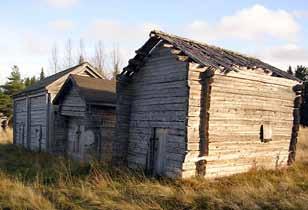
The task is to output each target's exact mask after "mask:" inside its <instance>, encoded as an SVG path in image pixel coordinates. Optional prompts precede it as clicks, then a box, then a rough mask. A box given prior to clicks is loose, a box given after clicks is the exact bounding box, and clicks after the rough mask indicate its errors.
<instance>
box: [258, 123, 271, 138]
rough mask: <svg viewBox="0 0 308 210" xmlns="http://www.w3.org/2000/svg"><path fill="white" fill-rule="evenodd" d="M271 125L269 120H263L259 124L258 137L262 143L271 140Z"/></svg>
mask: <svg viewBox="0 0 308 210" xmlns="http://www.w3.org/2000/svg"><path fill="white" fill-rule="evenodd" d="M272 133H273V132H272V125H271V124H270V122H265V123H263V125H261V129H260V139H261V141H262V142H263V143H266V142H269V141H271V140H272Z"/></svg>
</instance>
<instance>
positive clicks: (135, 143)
mask: <svg viewBox="0 0 308 210" xmlns="http://www.w3.org/2000/svg"><path fill="white" fill-rule="evenodd" d="M300 83H301V81H300V80H298V79H297V78H295V77H294V76H292V75H290V74H288V73H287V72H284V71H282V70H280V69H278V68H275V67H273V66H271V65H269V64H267V63H264V62H262V61H260V60H258V59H256V58H252V57H248V56H245V55H241V54H239V53H236V52H232V51H229V50H225V49H222V48H219V47H215V46H210V45H207V44H205V43H200V42H197V41H193V40H189V39H186V38H181V37H178V36H174V35H170V34H166V33H163V32H159V31H153V32H151V34H150V38H149V39H148V41H147V42H146V43H145V44H144V45H143V46H142V47H141V48H140V49H139V50H137V51H136V55H135V57H134V58H132V59H131V60H129V64H128V66H127V67H125V68H124V69H123V71H122V72H121V74H119V75H118V78H117V108H118V111H117V128H116V139H115V141H114V143H113V150H114V151H113V152H114V155H113V158H114V161H117V162H119V161H122V162H124V164H125V163H126V164H127V165H128V166H129V167H131V168H136V169H144V170H146V171H147V172H149V173H152V174H154V175H163V176H168V177H183V178H184V177H191V176H203V177H219V176H226V175H231V174H234V173H240V172H246V171H248V170H250V169H252V168H259V167H262V168H271V169H273V168H278V167H284V166H287V164H288V163H290V162H292V161H293V160H294V156H295V148H296V139H297V131H298V128H299V125H298V123H299V116H298V115H299V103H300V88H298V84H300Z"/></svg>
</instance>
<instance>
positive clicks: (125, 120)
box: [117, 44, 188, 177]
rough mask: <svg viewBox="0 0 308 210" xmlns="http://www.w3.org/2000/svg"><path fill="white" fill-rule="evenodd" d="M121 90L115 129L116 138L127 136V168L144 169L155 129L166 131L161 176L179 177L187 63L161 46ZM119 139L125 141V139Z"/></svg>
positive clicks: (182, 155)
mask: <svg viewBox="0 0 308 210" xmlns="http://www.w3.org/2000/svg"><path fill="white" fill-rule="evenodd" d="M120 88H121V89H120V91H119V92H118V99H119V98H120V100H121V101H120V102H121V103H120V104H119V106H118V113H119V114H118V126H119V127H120V129H121V128H122V130H119V129H117V133H118V132H120V134H117V135H126V137H127V135H128V139H126V141H127V142H128V145H127V146H128V154H127V161H128V166H129V167H131V168H142V169H145V168H146V162H147V156H148V153H149V142H150V138H151V137H152V135H153V132H154V128H167V129H168V131H167V143H166V152H167V157H166V165H165V170H164V171H165V173H164V174H165V175H166V176H169V177H176V176H181V173H182V163H183V161H184V155H185V149H186V145H185V138H186V126H185V125H186V114H187V103H188V88H187V63H185V62H181V61H179V60H177V57H176V56H174V55H173V54H171V50H170V48H166V47H164V46H163V44H161V45H160V46H158V47H156V48H155V49H154V50H153V51H152V53H151V55H150V57H149V58H147V60H146V62H145V65H144V66H143V67H141V69H140V70H139V71H138V72H137V73H136V74H135V75H134V76H133V78H132V81H130V82H128V84H126V85H125V86H124V85H123V87H120ZM124 89H125V90H126V92H125V93H124V92H123V91H121V90H124ZM124 94H125V95H124ZM124 99H126V100H124ZM118 103H119V100H118ZM125 126H128V130H125ZM120 139H121V138H120ZM121 140H122V141H123V142H125V137H124V138H122V139H121ZM117 141H119V138H118V139H117Z"/></svg>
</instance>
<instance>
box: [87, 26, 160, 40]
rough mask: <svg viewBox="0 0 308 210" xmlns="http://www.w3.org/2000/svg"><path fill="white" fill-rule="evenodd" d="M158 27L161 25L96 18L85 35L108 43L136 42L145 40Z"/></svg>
mask: <svg viewBox="0 0 308 210" xmlns="http://www.w3.org/2000/svg"><path fill="white" fill-rule="evenodd" d="M158 28H160V26H158V25H156V24H152V23H144V24H129V25H128V24H125V23H123V22H119V21H114V20H96V21H94V22H93V23H92V24H90V26H89V28H88V29H87V32H86V34H85V36H87V37H89V38H91V39H97V40H103V41H104V42H106V43H108V42H109V43H119V44H120V45H126V44H127V43H132V44H136V43H140V42H142V41H145V39H147V38H148V34H149V33H150V31H151V30H153V29H158Z"/></svg>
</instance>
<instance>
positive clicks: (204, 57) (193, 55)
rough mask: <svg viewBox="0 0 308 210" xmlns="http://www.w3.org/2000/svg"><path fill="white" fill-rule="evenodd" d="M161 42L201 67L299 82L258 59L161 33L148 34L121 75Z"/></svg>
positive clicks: (138, 62) (132, 69)
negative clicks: (256, 72) (265, 73)
mask: <svg viewBox="0 0 308 210" xmlns="http://www.w3.org/2000/svg"><path fill="white" fill-rule="evenodd" d="M161 41H164V42H167V43H169V44H171V45H172V46H173V47H174V48H175V49H179V50H180V51H181V53H182V54H183V55H186V56H188V57H189V58H190V59H191V60H192V61H194V62H196V63H199V64H201V65H203V66H209V67H214V68H220V69H223V71H226V72H228V71H238V67H247V68H250V69H256V68H261V69H264V70H267V71H271V72H272V76H276V77H283V78H286V79H290V80H296V81H301V80H300V79H298V78H296V77H295V76H293V75H290V74H289V73H287V72H286V71H283V70H281V69H278V68H276V67H274V66H271V65H270V64H267V63H264V62H263V61H261V60H259V59H256V58H253V57H249V56H246V55H242V54H240V53H236V52H233V51H230V50H226V49H223V48H220V47H216V46H212V45H208V44H205V43H201V42H198V41H194V40H190V39H187V38H183V37H179V36H175V35H171V34H167V33H164V32H161V31H152V32H151V33H150V38H149V40H148V41H147V42H146V43H145V44H144V45H143V46H142V47H141V48H140V49H139V50H137V51H136V56H135V57H134V58H133V59H131V60H130V61H129V64H128V66H127V67H125V68H124V71H123V72H122V73H121V74H128V75H130V74H131V72H134V71H137V70H138V69H139V68H140V67H141V65H142V64H143V59H144V58H145V57H146V56H147V55H149V54H150V53H151V51H152V49H154V48H155V46H156V45H157V44H158V43H160V42H161Z"/></svg>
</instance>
